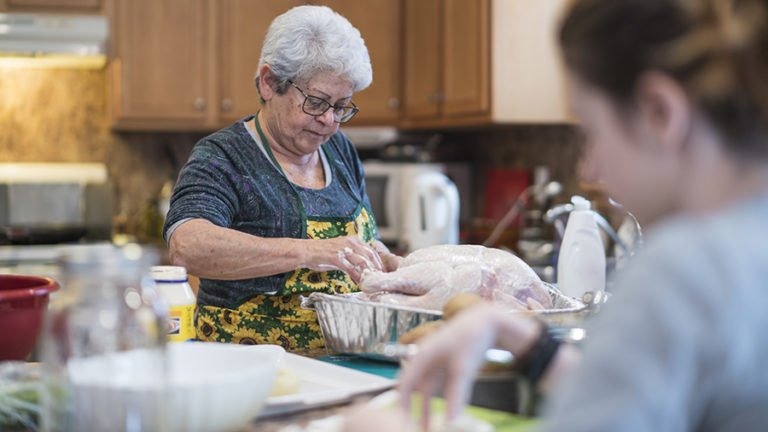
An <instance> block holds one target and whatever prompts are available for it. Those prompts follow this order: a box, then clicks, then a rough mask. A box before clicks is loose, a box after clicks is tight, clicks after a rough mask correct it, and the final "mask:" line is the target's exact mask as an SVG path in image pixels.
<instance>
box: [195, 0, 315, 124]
mask: <svg viewBox="0 0 768 432" xmlns="http://www.w3.org/2000/svg"><path fill="white" fill-rule="evenodd" d="M208 1H210V0H208ZM216 1H218V2H219V3H218V4H219V9H218V11H217V12H218V29H219V31H218V35H219V39H218V41H217V43H218V48H217V51H218V53H219V58H220V65H219V67H218V68H216V69H215V70H214V71H212V74H214V75H213V76H212V80H211V82H212V83H215V85H216V86H217V91H216V94H217V97H216V98H215V103H216V104H217V106H216V107H213V109H214V111H216V112H218V117H217V118H216V122H217V125H216V127H225V126H229V125H230V124H232V123H234V122H236V121H237V120H240V119H241V118H243V117H245V116H247V115H249V114H255V113H256V112H257V111H258V110H259V108H260V107H261V104H260V103H259V92H258V91H257V90H256V83H255V77H256V68H257V67H258V65H259V56H260V55H261V45H262V43H263V41H264V36H266V34H267V29H268V28H269V24H270V23H271V22H272V20H273V19H274V18H275V17H276V16H278V15H280V14H281V13H283V12H285V11H287V10H288V9H290V8H292V7H294V6H299V5H301V4H303V3H305V2H303V1H300V0H291V1H288V0H268V1H264V0H260V1H253V0H216Z"/></svg>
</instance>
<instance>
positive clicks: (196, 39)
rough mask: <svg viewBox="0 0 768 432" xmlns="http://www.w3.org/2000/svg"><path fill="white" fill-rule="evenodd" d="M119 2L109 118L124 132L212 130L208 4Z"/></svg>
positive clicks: (192, 0) (158, 0)
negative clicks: (206, 127) (131, 130)
mask: <svg viewBox="0 0 768 432" xmlns="http://www.w3.org/2000/svg"><path fill="white" fill-rule="evenodd" d="M184 3H185V4H184V7H178V4H177V3H176V2H174V1H173V0H118V1H117V2H116V7H115V11H114V14H113V19H112V30H111V31H112V37H113V42H114V44H113V49H112V54H113V58H112V60H111V62H110V66H109V70H110V79H111V82H110V96H111V97H110V107H111V112H110V118H111V121H112V126H113V127H116V128H125V129H175V128H179V129H181V128H190V129H200V128H204V127H205V126H208V127H210V126H212V122H213V121H214V119H213V118H211V117H212V114H213V110H212V108H211V104H210V99H211V97H212V87H211V77H212V73H211V69H212V68H213V67H215V66H214V65H213V61H212V59H213V46H212V44H211V42H210V33H211V30H212V26H213V25H214V22H213V20H212V16H211V14H210V12H211V11H210V10H209V5H210V4H209V2H208V1H207V0H185V2H184Z"/></svg>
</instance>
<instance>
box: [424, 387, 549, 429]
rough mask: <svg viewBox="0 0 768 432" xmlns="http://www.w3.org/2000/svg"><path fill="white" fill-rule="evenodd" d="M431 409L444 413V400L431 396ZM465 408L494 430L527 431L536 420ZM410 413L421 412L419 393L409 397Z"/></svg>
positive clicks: (532, 426)
mask: <svg viewBox="0 0 768 432" xmlns="http://www.w3.org/2000/svg"><path fill="white" fill-rule="evenodd" d="M431 409H432V412H433V413H436V414H442V413H444V412H445V400H444V399H442V398H432V405H431ZM466 410H467V412H468V413H469V414H470V415H472V416H473V417H475V418H477V419H480V420H484V421H487V422H488V423H490V424H492V425H493V427H494V430H495V432H528V431H531V430H533V428H534V426H535V425H536V424H537V421H536V420H535V419H533V418H531V417H523V416H519V415H515V414H510V413H508V412H504V411H495V410H490V409H487V408H480V407H473V406H469V407H467V408H466ZM411 414H412V415H413V417H414V418H418V417H419V416H420V414H421V398H420V396H419V395H414V396H413V398H412V399H411Z"/></svg>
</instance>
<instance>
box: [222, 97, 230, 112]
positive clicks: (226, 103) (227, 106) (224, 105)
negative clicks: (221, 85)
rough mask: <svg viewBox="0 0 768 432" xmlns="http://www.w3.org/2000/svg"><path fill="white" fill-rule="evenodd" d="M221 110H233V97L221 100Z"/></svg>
mask: <svg viewBox="0 0 768 432" xmlns="http://www.w3.org/2000/svg"><path fill="white" fill-rule="evenodd" d="M221 110H222V111H231V110H232V99H230V98H224V99H222V100H221Z"/></svg>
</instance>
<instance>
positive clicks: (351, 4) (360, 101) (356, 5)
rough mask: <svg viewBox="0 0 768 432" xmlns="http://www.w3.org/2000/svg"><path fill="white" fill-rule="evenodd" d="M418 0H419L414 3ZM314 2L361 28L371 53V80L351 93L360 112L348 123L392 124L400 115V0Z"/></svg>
mask: <svg viewBox="0 0 768 432" xmlns="http://www.w3.org/2000/svg"><path fill="white" fill-rule="evenodd" d="M419 2H421V0H418V1H417V2H415V3H419ZM313 3H314V4H319V5H326V6H328V7H330V8H331V9H333V10H335V11H336V12H338V13H339V14H341V15H343V16H344V17H345V18H346V19H348V20H349V22H350V23H352V25H353V26H355V27H356V28H357V29H358V30H360V34H361V35H362V37H363V39H364V40H365V45H366V47H368V54H369V55H370V57H371V65H372V67H373V82H372V83H371V86H370V87H368V88H367V89H365V90H362V91H360V92H359V93H356V94H355V95H354V97H353V100H354V102H355V104H356V105H357V106H358V107H359V108H360V112H359V113H358V114H357V115H356V116H355V118H354V119H353V120H352V121H351V123H349V124H350V125H352V126H359V125H363V124H365V125H383V124H386V125H394V124H395V123H396V122H397V120H398V119H399V117H400V105H401V99H402V98H401V92H402V88H401V66H400V65H401V64H402V61H401V54H402V30H401V29H402V19H401V16H402V2H401V0H365V1H360V0H321V1H315V2H313ZM405 3H411V1H410V0H406V1H405Z"/></svg>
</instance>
